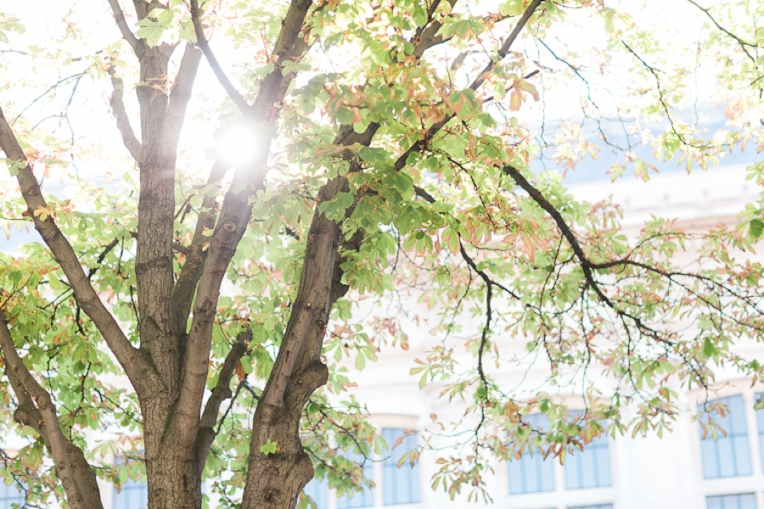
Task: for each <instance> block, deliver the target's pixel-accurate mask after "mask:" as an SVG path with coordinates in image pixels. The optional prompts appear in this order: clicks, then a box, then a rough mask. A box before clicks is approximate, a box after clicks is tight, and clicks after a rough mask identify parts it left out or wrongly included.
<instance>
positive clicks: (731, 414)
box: [700, 396, 761, 507]
mask: <svg viewBox="0 0 764 509" xmlns="http://www.w3.org/2000/svg"><path fill="white" fill-rule="evenodd" d="M717 401H718V402H719V403H723V404H724V405H726V406H727V412H726V415H725V416H724V417H722V416H721V415H719V414H717V413H712V415H711V418H712V419H713V421H714V422H715V423H716V425H717V426H719V427H720V428H721V429H723V430H724V431H725V432H726V433H727V435H726V436H725V435H724V434H723V433H718V434H717V437H716V440H714V439H713V436H712V435H711V433H709V434H708V435H707V436H706V437H705V438H703V436H702V433H703V431H702V429H701V442H700V451H701V455H702V456H703V477H705V478H706V479H717V478H720V477H736V476H741V475H751V457H750V453H749V450H748V430H747V428H746V424H745V404H744V403H743V397H742V396H729V397H726V398H721V399H719V400H717ZM759 422H761V421H759ZM759 429H761V424H759ZM709 503H710V502H709ZM709 507H711V506H710V505H709ZM718 507H726V506H718Z"/></svg>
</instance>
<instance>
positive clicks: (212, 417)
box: [195, 329, 252, 472]
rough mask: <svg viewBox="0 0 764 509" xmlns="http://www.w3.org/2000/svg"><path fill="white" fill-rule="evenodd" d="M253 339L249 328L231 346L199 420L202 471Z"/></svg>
mask: <svg viewBox="0 0 764 509" xmlns="http://www.w3.org/2000/svg"><path fill="white" fill-rule="evenodd" d="M250 341H252V331H250V330H249V329H248V330H246V331H244V332H242V333H240V334H239V336H238V337H237V338H236V343H234V345H233V346H232V347H231V350H230V351H229V352H228V355H226V358H225V361H224V362H223V367H222V368H220V373H219V374H218V383H217V385H216V386H215V388H214V389H212V394H210V397H209V399H208V400H207V404H206V405H205V406H204V412H203V413H202V418H201V420H200V421H199V431H198V433H197V436H196V447H195V449H196V451H195V452H196V454H195V457H196V464H197V467H198V469H199V471H200V472H201V470H202V469H203V468H204V462H205V461H206V460H207V453H208V452H209V450H210V446H212V442H213V441H214V440H215V436H216V434H217V433H216V432H215V423H216V422H217V420H218V414H219V413H220V405H221V404H223V401H225V400H227V399H230V398H231V396H232V394H231V379H232V378H233V374H234V372H235V371H236V366H237V365H238V364H239V361H240V360H241V358H242V357H243V356H244V354H245V353H247V348H248V347H249V343H250Z"/></svg>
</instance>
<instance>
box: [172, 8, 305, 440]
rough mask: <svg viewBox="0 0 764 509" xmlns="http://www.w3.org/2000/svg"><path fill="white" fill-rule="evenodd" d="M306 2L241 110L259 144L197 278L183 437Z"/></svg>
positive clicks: (194, 414)
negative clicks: (269, 69) (285, 64)
mask: <svg viewBox="0 0 764 509" xmlns="http://www.w3.org/2000/svg"><path fill="white" fill-rule="evenodd" d="M310 5H311V1H310V0H294V1H293V2H292V3H291V4H290V6H289V9H288V10H287V13H286V16H285V18H284V21H283V23H282V29H281V33H280V34H279V37H278V39H277V41H276V45H275V47H274V50H273V54H272V58H273V59H274V66H275V67H274V70H273V71H272V72H271V73H270V74H268V75H267V76H266V77H265V78H264V79H263V82H262V84H261V86H260V90H259V92H258V95H257V98H256V99H255V103H254V106H253V107H252V108H251V109H249V110H248V111H247V115H246V118H247V120H248V121H249V122H251V125H252V127H253V128H254V129H255V130H257V131H259V132H257V135H258V136H259V138H258V139H257V140H253V143H257V144H258V145H259V146H258V147H257V148H258V150H257V152H258V158H257V160H255V161H254V162H253V163H252V164H250V165H243V166H240V167H238V168H237V169H236V173H235V174H234V178H233V182H232V185H231V189H230V190H229V191H228V192H227V193H226V197H225V199H224V201H223V205H222V208H221V212H220V217H219V220H218V223H217V226H216V228H215V231H214V233H213V235H212V238H211V240H210V246H209V255H208V259H207V261H206V262H205V264H204V270H203V272H202V276H201V279H200V280H199V285H198V289H197V294H196V304H195V306H194V312H193V321H192V324H191V330H190V331H189V334H188V341H187V347H186V356H185V359H184V370H185V371H184V373H183V383H182V390H181V394H180V400H179V403H178V404H179V406H180V407H181V408H184V409H187V411H185V412H182V413H179V414H178V420H177V425H178V432H179V433H181V434H184V433H185V434H187V435H186V437H185V438H187V439H190V440H195V435H190V434H188V433H189V432H191V430H194V429H196V426H197V424H198V415H199V412H200V406H201V400H202V395H203V394H204V384H205V380H206V378H207V371H208V369H209V365H208V357H209V352H210V342H211V335H212V325H213V322H214V318H215V312H216V310H217V301H218V298H219V296H220V285H221V284H222V282H223V278H224V277H225V273H226V270H227V269H228V265H229V264H230V262H231V259H232V258H233V255H234V253H235V252H236V247H237V246H238V244H239V242H240V241H241V239H242V237H243V236H244V232H245V231H246V229H247V225H248V222H249V218H250V216H251V214H252V205H251V204H250V203H249V200H250V197H251V196H253V195H254V193H255V192H256V191H257V190H258V189H261V188H262V187H263V181H264V178H265V173H266V166H267V162H268V155H269V153H270V147H271V142H272V141H273V138H274V136H275V126H274V125H273V122H274V121H275V118H276V115H277V113H278V110H279V108H278V107H277V104H278V103H280V102H281V101H282V100H283V94H284V93H285V92H286V87H285V86H284V79H285V77H284V76H283V75H282V73H281V70H282V62H283V61H284V60H285V59H286V58H289V57H291V56H292V52H293V50H294V48H295V43H296V41H297V38H298V36H299V34H300V30H301V29H302V25H303V22H304V20H305V16H306V15H307V13H308V9H309V8H310Z"/></svg>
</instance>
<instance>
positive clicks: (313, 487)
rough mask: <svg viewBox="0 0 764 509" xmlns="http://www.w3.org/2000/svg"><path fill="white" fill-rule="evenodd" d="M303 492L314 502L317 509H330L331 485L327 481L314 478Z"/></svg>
mask: <svg viewBox="0 0 764 509" xmlns="http://www.w3.org/2000/svg"><path fill="white" fill-rule="evenodd" d="M302 492H303V493H304V494H305V495H307V496H309V497H310V498H311V499H312V500H313V503H314V504H316V509H328V508H329V485H328V484H327V483H326V479H323V480H321V481H319V480H318V479H316V478H315V477H314V478H313V479H311V480H310V482H309V483H308V484H306V485H305V487H304V488H303V489H302ZM308 507H311V506H308Z"/></svg>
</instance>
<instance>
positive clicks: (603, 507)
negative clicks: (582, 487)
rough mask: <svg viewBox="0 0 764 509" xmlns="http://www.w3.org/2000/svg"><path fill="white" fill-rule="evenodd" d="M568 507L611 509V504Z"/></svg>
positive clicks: (571, 508) (576, 508)
mask: <svg viewBox="0 0 764 509" xmlns="http://www.w3.org/2000/svg"><path fill="white" fill-rule="evenodd" d="M568 509H613V504H598V505H577V506H576V507H568Z"/></svg>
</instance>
